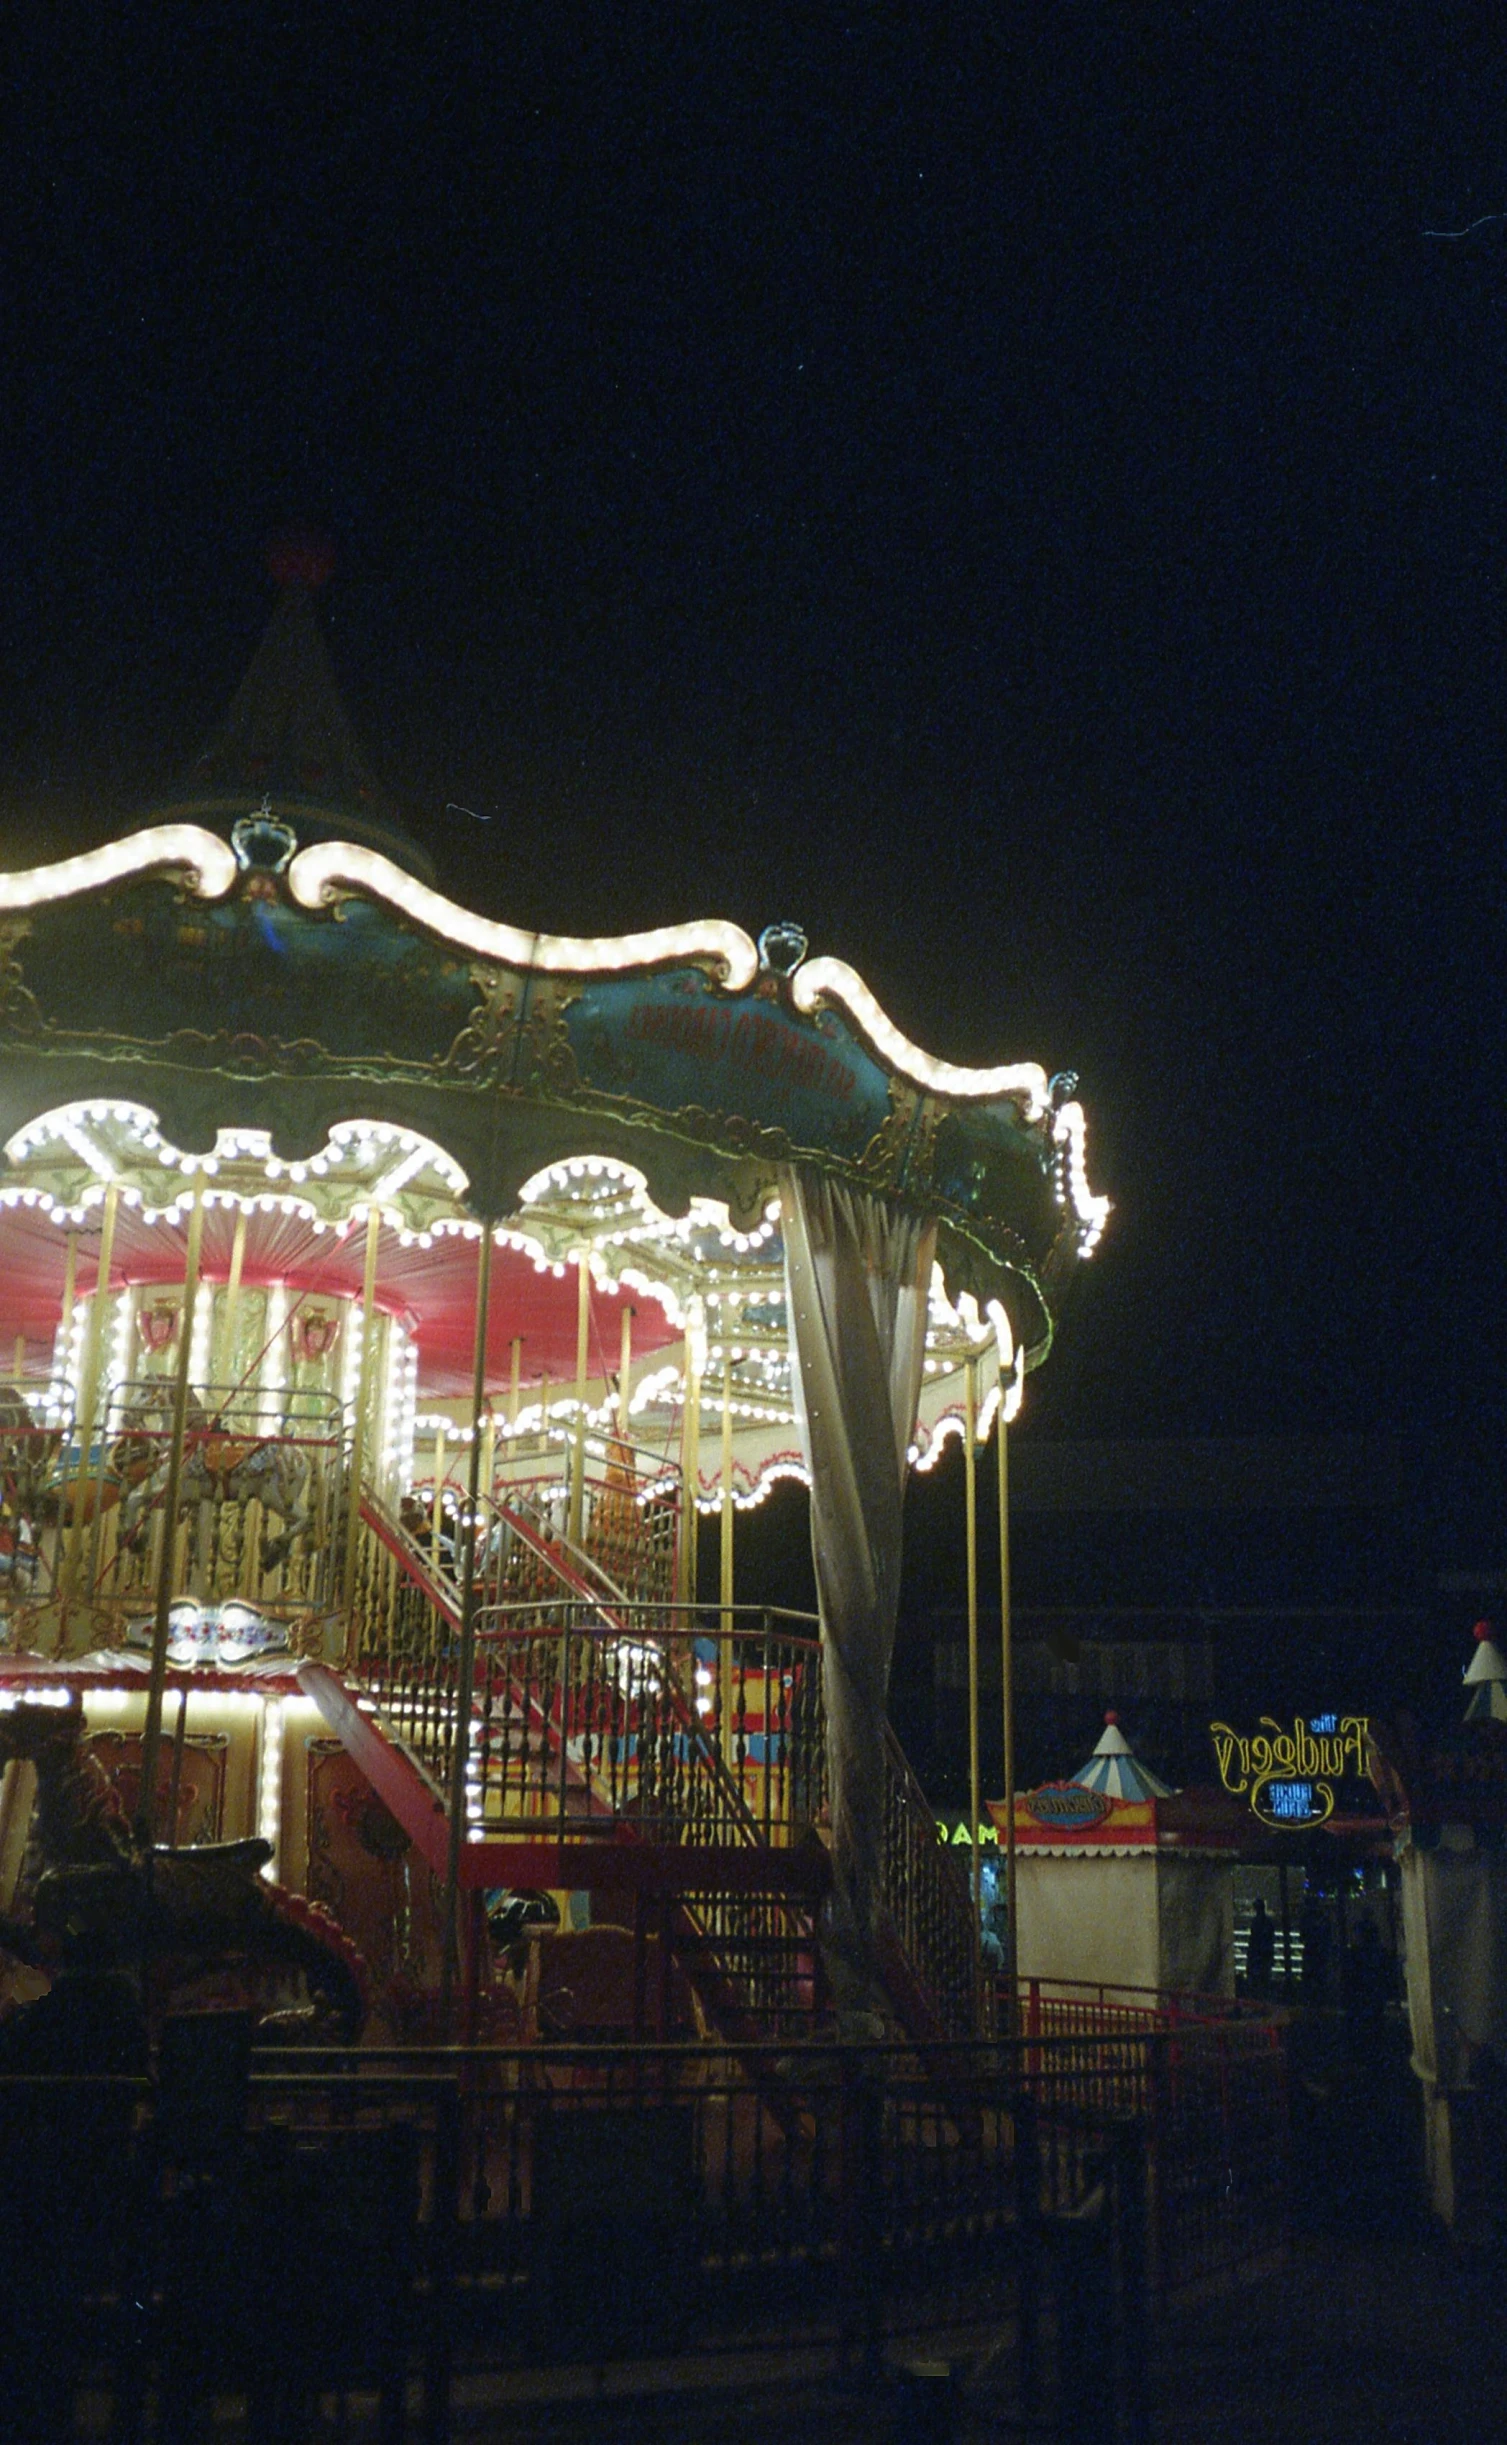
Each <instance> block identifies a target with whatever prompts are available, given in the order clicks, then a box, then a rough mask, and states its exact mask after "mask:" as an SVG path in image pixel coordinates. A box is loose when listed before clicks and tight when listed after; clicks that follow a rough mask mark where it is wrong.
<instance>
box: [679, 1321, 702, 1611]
mask: <svg viewBox="0 0 1507 2445" xmlns="http://www.w3.org/2000/svg"><path fill="white" fill-rule="evenodd" d="M692 1304H693V1306H694V1307H695V1308H696V1313H695V1314H694V1315H688V1316H687V1318H686V1326H685V1408H684V1410H683V1412H682V1414H681V1422H680V1426H681V1432H680V1599H681V1602H682V1604H685V1605H689V1606H691V1607H692V1608H694V1606H695V1603H696V1581H697V1565H698V1563H699V1561H700V1558H701V1556H700V1545H701V1514H700V1512H699V1511H698V1510H697V1508H696V1491H697V1487H698V1486H699V1484H700V1482H701V1355H700V1353H701V1317H700V1306H699V1302H694V1301H693V1303H692Z"/></svg>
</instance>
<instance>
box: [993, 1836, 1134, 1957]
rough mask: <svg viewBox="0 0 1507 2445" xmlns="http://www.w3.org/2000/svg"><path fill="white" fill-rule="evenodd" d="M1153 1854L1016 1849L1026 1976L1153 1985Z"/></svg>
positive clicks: (1017, 1888) (1021, 1955) (1021, 1939)
mask: <svg viewBox="0 0 1507 2445" xmlns="http://www.w3.org/2000/svg"><path fill="white" fill-rule="evenodd" d="M1156 1869H1157V1863H1156V1859H1155V1857H1154V1855H1153V1854H1152V1853H1150V1852H1147V1853H1145V1854H1144V1855H1143V1856H1141V1857H1139V1858H1132V1859H1112V1858H1106V1857H1105V1856H1104V1854H1103V1853H1102V1852H1101V1853H1099V1854H1098V1855H1097V1856H1094V1857H1090V1856H1087V1855H1085V1854H1080V1855H1079V1856H1078V1857H1076V1858H1069V1859H1053V1858H1051V1857H1049V1856H1045V1855H1042V1854H1035V1855H1033V1854H1032V1853H1031V1852H1029V1851H1017V1853H1016V1861H1015V1875H1016V1891H1017V1894H1018V1897H1019V1899H1018V1908H1019V1911H1020V1962H1019V1968H1020V1975H1021V1976H1022V1977H1023V1978H1082V1979H1088V1980H1090V1981H1091V1982H1093V1983H1094V1984H1095V1985H1100V1986H1126V1987H1154V1986H1155V1985H1156V1983H1157V1972H1158V1969H1159V1967H1160V1960H1159V1951H1158V1943H1157V1875H1156Z"/></svg>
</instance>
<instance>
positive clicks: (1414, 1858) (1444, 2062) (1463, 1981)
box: [1398, 1826, 1507, 2236]
mask: <svg viewBox="0 0 1507 2445" xmlns="http://www.w3.org/2000/svg"><path fill="white" fill-rule="evenodd" d="M1398 1864H1399V1867H1400V1869H1401V1874H1402V1933H1403V1943H1404V1946H1405V1948H1406V1957H1407V1980H1408V2019H1409V2023H1410V2026H1411V2034H1412V2040H1413V2069H1414V2071H1415V2072H1416V2073H1417V2075H1418V2078H1419V2079H1420V2081H1421V2082H1422V2084H1423V2141H1424V2170H1425V2174H1426V2178H1427V2181H1428V2188H1429V2197H1430V2200H1431V2202H1432V2205H1433V2209H1434V2213H1435V2214H1436V2215H1437V2216H1438V2217H1439V2218H1440V2219H1441V2220H1442V2222H1443V2223H1444V2224H1446V2225H1447V2226H1448V2227H1449V2228H1450V2230H1451V2231H1452V2232H1455V2233H1456V2234H1459V2235H1461V2236H1468V2234H1469V2233H1470V2232H1471V2230H1472V2228H1473V2227H1475V2226H1477V2225H1479V2226H1480V2227H1481V2229H1482V2230H1485V2229H1487V2228H1488V2227H1490V2225H1491V2223H1492V2220H1493V2217H1494V2213H1495V2201H1496V2198H1497V2197H1498V2196H1499V2195H1500V2189H1499V2185H1500V2177H1501V2174H1502V2171H1503V2168H1502V2167H1501V2165H1500V2164H1499V2163H1498V2162H1497V2161H1496V2158H1497V2149H1496V2148H1495V2147H1494V2146H1493V2145H1492V2144H1491V2136H1490V2135H1489V2128H1488V2127H1489V2126H1492V2127H1494V2124H1495V2116H1494V2115H1491V2114H1487V2115H1485V2116H1484V2117H1483V2114H1482V2112H1481V2108H1482V2105H1483V2103H1485V2102H1489V2100H1483V2098H1482V2096H1481V2093H1480V2091H1479V2089H1478V2087H1477V2083H1476V2080H1475V2076H1474V2068H1473V2057H1474V2055H1475V2053H1476V2051H1477V2049H1479V2048H1481V2047H1489V2048H1490V2049H1491V2052H1492V2054H1493V2055H1494V2056H1495V2058H1496V2061H1497V2064H1498V2065H1499V2066H1502V2065H1507V1852H1503V1851H1499V1850H1481V1849H1478V1848H1477V1847H1476V1845H1475V1843H1474V1841H1473V1839H1472V1838H1471V1835H1470V1833H1469V1829H1468V1828H1466V1827H1464V1826H1461V1827H1458V1828H1457V1827H1454V1826H1446V1827H1445V1828H1444V1831H1443V1837H1442V1839H1441V1841H1440V1843H1439V1845H1438V1847H1437V1849H1430V1850H1423V1849H1421V1848H1419V1847H1418V1845H1416V1844H1414V1843H1411V1842H1410V1843H1406V1844H1404V1845H1403V1847H1402V1848H1401V1849H1400V1851H1399V1852H1398Z"/></svg>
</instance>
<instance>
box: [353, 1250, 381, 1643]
mask: <svg viewBox="0 0 1507 2445" xmlns="http://www.w3.org/2000/svg"><path fill="white" fill-rule="evenodd" d="M381 1232H382V1217H381V1215H380V1214H379V1213H378V1211H377V1208H376V1206H375V1205H372V1206H369V1207H368V1209H367V1215H366V1262H365V1264H364V1265H363V1267H362V1271H361V1367H360V1372H359V1374H358V1376H357V1379H356V1415H355V1417H354V1419H353V1420H352V1422H351V1491H350V1501H349V1503H348V1505H347V1508H346V1518H345V1653H346V1661H347V1662H348V1663H349V1662H353V1661H354V1659H355V1653H356V1570H357V1563H358V1560H359V1557H360V1551H361V1480H362V1477H363V1475H364V1473H365V1469H366V1413H367V1411H368V1409H369V1408H370V1407H371V1393H372V1368H373V1365H374V1363H375V1356H376V1343H377V1334H376V1323H377V1244H378V1241H379V1239H380V1237H381Z"/></svg>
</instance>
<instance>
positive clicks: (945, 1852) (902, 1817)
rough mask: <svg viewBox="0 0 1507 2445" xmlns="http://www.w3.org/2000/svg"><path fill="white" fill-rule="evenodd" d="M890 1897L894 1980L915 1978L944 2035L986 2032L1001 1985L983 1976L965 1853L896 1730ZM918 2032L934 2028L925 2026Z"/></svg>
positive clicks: (887, 1825)
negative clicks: (951, 1838) (946, 1837)
mask: <svg viewBox="0 0 1507 2445" xmlns="http://www.w3.org/2000/svg"><path fill="white" fill-rule="evenodd" d="M885 1763H886V1786H885V1803H884V1903H885V1910H886V1913H887V1915H888V1919H889V1932H890V1933H891V1934H892V1935H893V1938H894V1942H895V1947H896V1951H897V1954H898V1958H892V1959H890V1960H887V1961H885V1962H884V1963H882V1967H883V1968H884V1969H885V1970H886V1972H887V1974H888V1976H889V1979H890V1983H891V1986H892V1988H893V1987H894V1986H896V1985H897V1984H898V1985H903V1984H904V1983H905V1982H906V1981H907V1980H908V1981H909V1982H910V1987H911V1993H910V1995H909V1997H908V1998H904V1999H902V1998H900V1997H897V1998H896V2000H897V2001H908V2003H909V2005H910V2010H909V2011H908V2012H906V2013H905V2015H904V2017H905V2018H906V2019H907V2020H908V2021H911V2022H912V2023H914V2022H916V2021H922V2022H924V2021H926V2020H928V2019H929V2020H930V2021H931V2022H932V2024H933V2026H932V2029H931V2031H930V2032H929V2034H932V2035H935V2036H938V2037H952V2038H965V2037H983V2036H986V2035H987V2034H988V2033H989V2030H990V2028H991V2026H992V2020H993V2012H992V2004H993V1993H992V1989H991V1988H989V1987H988V1986H987V1985H986V1984H985V1982H984V1980H983V1977H982V1974H981V1967H980V1961H979V1946H978V1932H977V1926H976V1922H975V1918H974V1910H973V1899H972V1895H971V1893H970V1891H969V1886H968V1879H967V1875H966V1873H965V1870H964V1868H963V1864H962V1863H963V1857H964V1854H963V1853H961V1852H960V1851H957V1850H954V1849H951V1848H949V1846H948V1845H946V1844H945V1843H943V1842H941V1841H940V1840H939V1839H938V1835H937V1819H936V1811H935V1809H934V1808H933V1807H932V1806H931V1804H930V1802H929V1801H928V1799H927V1797H926V1794H925V1792H924V1791H923V1790H922V1789H921V1786H920V1784H919V1783H918V1782H917V1780H916V1778H915V1775H914V1774H913V1773H912V1771H911V1767H910V1761H909V1759H908V1758H907V1757H906V1754H905V1751H904V1750H903V1749H902V1748H901V1746H900V1743H899V1741H898V1740H897V1739H896V1738H895V1735H894V1733H893V1732H889V1733H888V1734H887V1737H886V1744H885ZM916 2034H928V2032H927V2031H925V2030H924V2029H922V2030H918V2031H917V2032H916Z"/></svg>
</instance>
